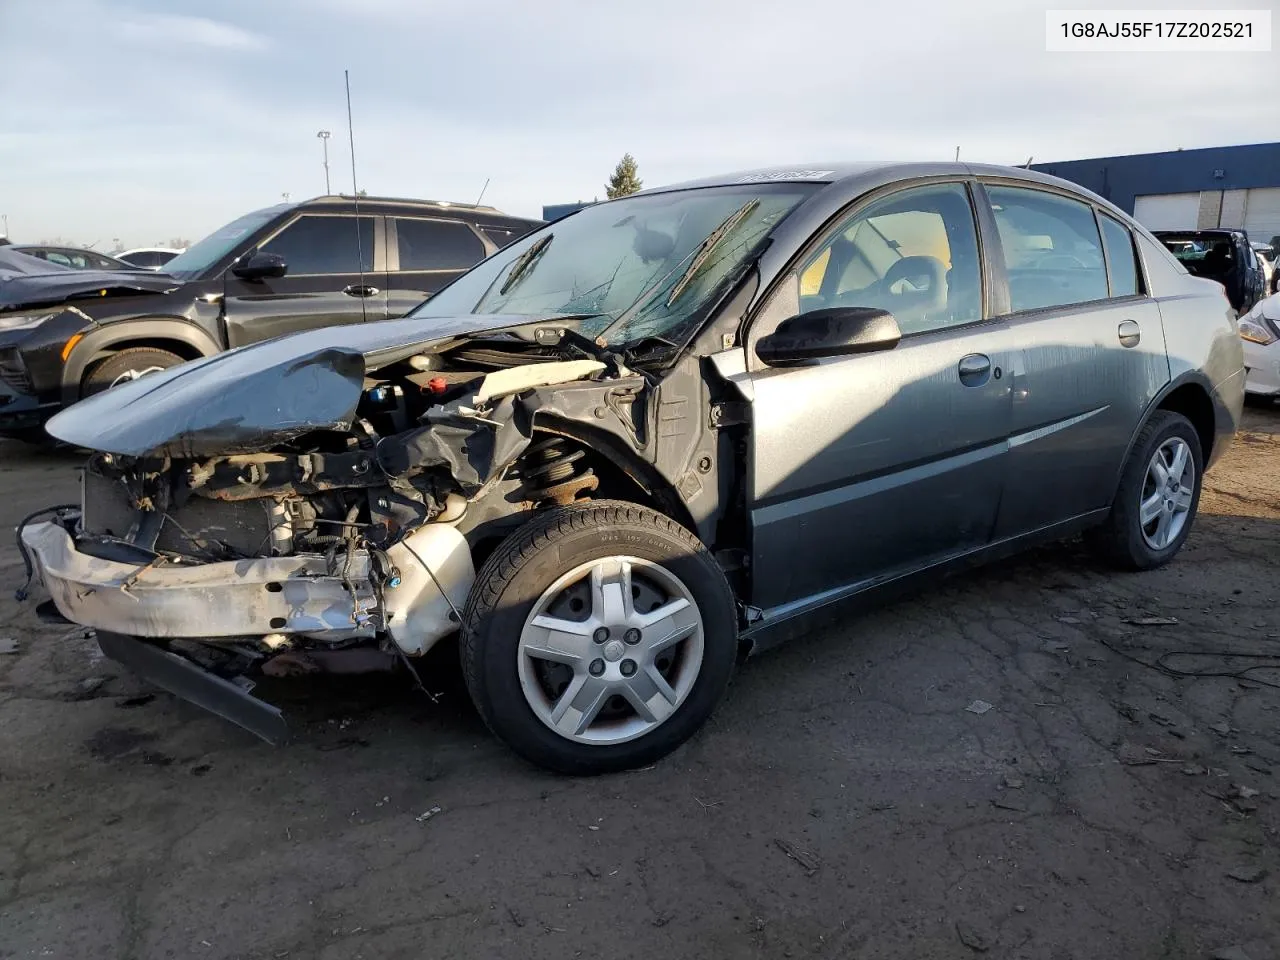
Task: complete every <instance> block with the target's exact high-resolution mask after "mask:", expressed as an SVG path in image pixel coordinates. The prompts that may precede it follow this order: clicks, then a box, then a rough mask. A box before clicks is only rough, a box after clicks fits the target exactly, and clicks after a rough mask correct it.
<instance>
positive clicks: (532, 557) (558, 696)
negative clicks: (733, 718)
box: [462, 501, 737, 774]
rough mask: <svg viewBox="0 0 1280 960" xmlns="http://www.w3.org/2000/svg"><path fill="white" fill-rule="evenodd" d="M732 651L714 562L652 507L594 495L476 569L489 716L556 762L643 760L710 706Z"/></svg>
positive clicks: (472, 637) (521, 743)
mask: <svg viewBox="0 0 1280 960" xmlns="http://www.w3.org/2000/svg"><path fill="white" fill-rule="evenodd" d="M736 656H737V617H736V612H735V607H734V603H733V597H732V594H731V593H730V591H729V587H728V584H727V583H726V582H725V579H724V575H723V573H721V571H720V568H719V566H718V565H717V564H716V562H715V560H714V558H713V557H712V556H711V555H710V553H709V552H708V551H707V549H706V548H705V547H704V546H703V545H702V544H701V543H700V542H699V541H698V540H697V538H696V537H694V536H693V535H692V534H691V533H689V531H687V530H685V529H684V528H683V527H681V526H680V525H679V524H677V523H675V522H674V521H672V520H670V519H668V518H667V517H664V516H662V515H661V514H659V513H656V512H654V511H652V510H649V509H646V508H643V507H639V506H635V505H633V504H627V503H617V502H609V501H595V502H592V503H586V504H581V505H574V506H571V507H567V508H564V509H558V510H554V511H550V512H549V513H547V514H546V515H544V516H542V517H540V518H538V519H537V520H534V521H533V522H531V523H529V524H528V525H526V526H525V527H522V528H521V529H520V530H518V531H516V532H515V533H514V534H512V535H511V536H510V537H509V538H508V539H507V540H506V541H504V543H503V544H502V545H501V546H500V547H499V548H498V550H497V551H496V552H495V553H494V554H493V556H492V557H490V558H489V561H488V562H487V563H486V564H485V566H484V568H483V569H482V570H481V571H480V574H479V577H478V578H477V581H476V585H475V587H474V588H473V590H472V592H471V597H470V599H469V600H468V603H467V609H466V612H465V615H464V617H463V628H462V665H463V672H464V675H465V677H466V681H467V688H468V690H469V691H470V693H471V697H472V699H473V700H474V701H475V704H476V707H477V709H478V710H479V711H480V714H481V716H482V717H483V718H484V720H485V722H486V723H487V724H488V725H489V727H490V729H492V730H493V732H494V733H495V734H497V735H498V736H499V737H500V738H501V739H502V740H503V741H505V742H506V743H507V744H508V745H510V746H511V747H512V749H514V750H515V751H516V752H517V753H519V754H520V755H522V756H523V757H525V758H526V759H528V760H531V761H532V762H534V763H537V764H539V765H541V766H544V767H547V768H549V769H551V770H555V771H558V772H561V773H574V774H594V773H605V772H609V771H615V770H624V769H628V768H631V767H637V766H644V765H646V764H649V763H653V762H654V761H655V760H657V759H659V758H660V757H662V756H665V755H666V754H668V753H670V752H671V751H672V750H674V749H675V748H676V747H677V746H679V745H680V744H681V743H683V742H684V741H685V740H687V739H688V738H689V737H690V736H691V735H692V734H693V733H694V732H695V731H696V730H697V729H698V728H699V727H700V726H702V724H703V723H704V722H705V721H706V719H707V718H708V717H709V716H710V715H711V713H712V711H713V710H714V709H715V707H716V705H717V704H718V703H719V701H720V699H721V698H722V697H723V695H724V692H725V690H726V688H727V687H728V683H729V678H730V676H731V674H732V672H733V667H734V663H735V660H736Z"/></svg>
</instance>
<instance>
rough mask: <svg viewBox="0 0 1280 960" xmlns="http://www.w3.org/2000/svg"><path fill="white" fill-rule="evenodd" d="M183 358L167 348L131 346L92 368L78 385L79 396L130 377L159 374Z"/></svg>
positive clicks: (87, 395) (134, 378)
mask: <svg viewBox="0 0 1280 960" xmlns="http://www.w3.org/2000/svg"><path fill="white" fill-rule="evenodd" d="M182 362H183V359H182V358H181V357H180V356H178V355H177V354H176V353H170V352H169V351H168V350H158V349H156V348H155V347H131V348H129V349H128V350H121V351H120V352H119V353H115V354H112V355H111V356H109V357H107V359H105V360H103V361H102V362H101V363H99V364H97V365H96V366H94V367H93V369H92V370H90V371H89V373H88V374H87V375H86V376H85V378H84V380H83V381H82V382H81V385H80V395H81V396H82V397H89V396H92V395H93V394H95V393H101V392H102V391H104V390H110V389H111V388H112V387H114V386H118V385H119V384H121V383H125V382H126V381H129V380H137V379H139V378H141V377H145V376H146V375H147V374H150V373H159V372H160V371H161V370H168V369H169V368H170V367H176V366H177V365H178V364H180V363H182Z"/></svg>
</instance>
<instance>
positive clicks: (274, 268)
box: [231, 250, 289, 280]
mask: <svg viewBox="0 0 1280 960" xmlns="http://www.w3.org/2000/svg"><path fill="white" fill-rule="evenodd" d="M288 269H289V264H288V263H286V262H285V259H284V257H282V256H280V254H278V253H263V252H262V251H261V250H255V251H254V252H253V253H251V254H249V256H248V257H246V258H244V259H243V260H241V261H240V262H239V263H237V264H236V265H235V266H234V267H232V268H231V272H232V273H234V274H235V275H236V276H237V277H239V278H240V279H241V280H266V279H268V278H269V277H283V276H284V275H285V273H286V272H287V271H288Z"/></svg>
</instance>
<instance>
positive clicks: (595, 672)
mask: <svg viewBox="0 0 1280 960" xmlns="http://www.w3.org/2000/svg"><path fill="white" fill-rule="evenodd" d="M587 669H588V670H590V671H591V675H592V676H593V677H598V676H600V674H602V673H604V661H603V660H601V659H599V658H598V657H597V658H596V659H595V660H592V661H591V666H589V667H587Z"/></svg>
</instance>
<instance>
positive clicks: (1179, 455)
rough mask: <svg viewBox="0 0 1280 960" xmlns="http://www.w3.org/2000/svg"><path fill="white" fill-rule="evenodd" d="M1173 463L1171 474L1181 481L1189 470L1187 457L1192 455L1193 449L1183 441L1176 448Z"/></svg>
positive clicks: (1170, 468)
mask: <svg viewBox="0 0 1280 960" xmlns="http://www.w3.org/2000/svg"><path fill="white" fill-rule="evenodd" d="M1174 451H1175V452H1174V454H1173V463H1172V464H1170V466H1169V474H1170V476H1172V477H1173V479H1175V480H1181V479H1182V474H1183V473H1185V472H1186V469H1187V457H1188V456H1189V455H1190V453H1191V448H1190V447H1188V446H1187V445H1186V444H1185V443H1182V442H1181V441H1179V442H1178V445H1177V446H1176V447H1174Z"/></svg>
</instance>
